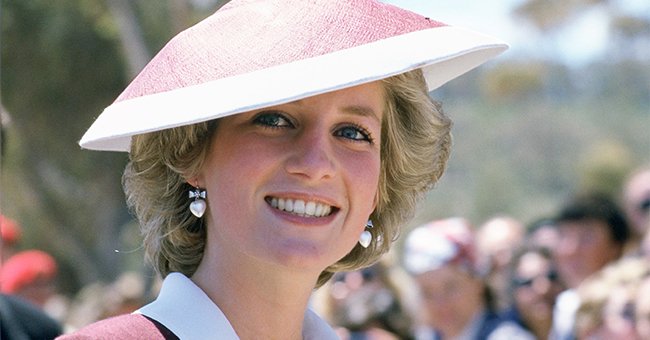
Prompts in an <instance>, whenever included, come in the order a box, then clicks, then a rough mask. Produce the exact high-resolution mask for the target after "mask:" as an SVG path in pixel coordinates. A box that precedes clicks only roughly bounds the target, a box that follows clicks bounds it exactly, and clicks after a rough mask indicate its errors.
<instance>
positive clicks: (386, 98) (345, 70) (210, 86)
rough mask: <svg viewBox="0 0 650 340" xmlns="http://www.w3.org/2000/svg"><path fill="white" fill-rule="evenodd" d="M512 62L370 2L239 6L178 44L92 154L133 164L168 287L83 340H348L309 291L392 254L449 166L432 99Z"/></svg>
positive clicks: (131, 178) (130, 94)
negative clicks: (139, 339)
mask: <svg viewBox="0 0 650 340" xmlns="http://www.w3.org/2000/svg"><path fill="white" fill-rule="evenodd" d="M452 41H453V43H452ZM425 42H426V44H424V43H425ZM504 48H505V47H504V45H503V44H502V43H500V42H498V41H496V40H494V39H492V38H489V37H485V36H482V35H479V34H476V33H473V32H468V31H465V30H461V29H457V28H452V27H448V26H444V25H443V24H441V23H438V22H435V21H431V20H429V19H427V18H424V17H421V16H419V15H416V14H414V13H410V12H407V11H404V10H401V9H398V8H396V7H393V6H389V5H385V4H381V3H378V2H376V1H371V0H362V1H358V0H354V1H350V0H348V1H343V0H337V1H332V0H320V1H297V0H296V1H286V0H274V1H250V0H249V1H244V0H235V1H232V2H231V3H229V4H228V5H226V6H224V7H223V8H222V9H220V10H219V11H217V12H216V13H215V14H214V15H212V16H211V17H209V18H207V19H206V20H204V21H202V22H201V23H199V24H197V25H196V26H194V27H192V28H190V29H188V30H186V31H185V32H183V33H181V34H179V35H178V36H177V37H175V38H174V39H173V40H172V41H170V43H169V44H168V45H167V46H166V47H165V48H163V50H162V51H161V52H160V53H159V54H158V55H157V56H156V57H155V58H154V59H153V60H152V61H151V62H150V63H149V64H148V66H147V67H145V69H144V70H143V71H142V73H141V74H140V75H139V76H138V77H137V78H136V79H135V80H134V81H133V82H132V83H131V84H130V85H129V87H128V88H127V89H126V90H125V91H124V93H122V95H121V96H120V97H119V98H118V99H117V101H116V103H114V104H113V105H111V106H109V107H108V108H107V109H106V110H105V111H104V112H103V113H102V115H101V116H100V117H99V118H98V119H97V121H96V122H95V123H94V124H93V126H91V128H90V129H89V130H88V132H87V133H86V135H85V136H84V137H83V138H82V141H81V145H82V146H84V147H86V148H90V149H99V150H116V151H130V162H129V164H128V165H127V169H126V171H125V174H124V186H125V191H126V194H127V200H128V203H129V205H130V206H131V207H132V208H133V210H134V211H135V213H136V215H137V217H138V219H139V221H140V224H141V226H142V229H143V233H144V244H145V249H146V253H147V256H148V258H149V260H150V261H151V262H152V263H153V264H154V266H155V268H156V269H157V271H158V272H159V273H160V274H161V276H162V277H163V278H165V281H164V283H163V286H162V289H161V292H160V295H159V297H158V298H157V300H156V301H154V302H153V303H152V304H150V305H147V306H145V307H144V308H142V309H140V310H139V311H138V312H137V313H136V314H135V315H129V316H124V317H118V318H117V319H111V320H109V321H104V322H100V323H99V324H96V325H93V326H90V327H89V328H87V329H86V330H82V331H81V332H80V333H79V334H80V335H81V334H97V333H98V332H100V333H102V334H104V333H105V334H107V336H112V337H116V338H119V337H122V338H124V337H129V336H136V335H137V336H141V335H140V334H145V335H146V337H147V338H150V339H151V338H162V337H166V338H174V337H179V338H182V339H200V338H214V337H215V334H219V338H220V339H231V338H232V339H236V338H244V339H251V338H260V336H261V337H263V338H274V339H299V338H306V339H308V338H314V339H328V338H334V337H335V334H334V332H333V331H332V329H331V328H330V327H329V326H328V325H327V324H326V323H325V322H324V321H322V320H321V319H320V318H319V317H317V316H316V315H315V314H314V313H313V312H311V311H309V309H308V308H307V305H308V301H309V297H310V295H311V292H312V290H313V289H314V287H319V286H320V285H322V284H323V283H325V282H326V281H327V280H328V279H329V278H330V277H331V276H332V275H333V274H334V273H335V272H336V271H339V270H354V269H358V268H361V267H364V266H367V265H369V264H371V263H373V262H374V261H376V260H377V259H378V257H379V256H380V255H381V254H383V253H385V252H386V251H387V250H388V249H389V247H390V245H391V241H393V240H394V239H395V237H396V235H397V234H398V232H399V226H400V225H402V224H403V223H404V222H405V221H406V220H407V219H408V218H409V217H411V215H412V214H413V210H414V207H415V204H416V202H417V201H418V199H419V198H420V197H421V196H422V195H423V193H424V192H425V191H426V190H427V189H429V188H430V187H431V186H432V185H433V183H435V181H436V180H437V179H438V178H439V177H440V175H441V174H442V171H443V169H444V166H445V162H446V159H447V156H448V152H449V150H448V149H449V144H450V137H449V126H450V122H449V120H448V119H447V118H446V117H445V116H444V115H442V113H441V112H440V111H439V110H438V109H437V108H436V106H435V105H434V104H433V103H432V102H431V100H430V99H429V98H428V95H427V91H428V90H432V89H433V88H435V87H438V86H440V85H442V83H444V82H446V81H448V80H449V79H451V78H453V77H456V76H458V75H459V74H462V73H463V72H465V71H467V70H469V69H471V68H473V67H475V66H477V65H479V64H480V63H482V62H484V61H485V60H487V59H489V58H490V57H492V56H494V55H496V54H498V53H500V52H501V51H503V50H504ZM188 196H189V198H188ZM370 221H371V222H370Z"/></svg>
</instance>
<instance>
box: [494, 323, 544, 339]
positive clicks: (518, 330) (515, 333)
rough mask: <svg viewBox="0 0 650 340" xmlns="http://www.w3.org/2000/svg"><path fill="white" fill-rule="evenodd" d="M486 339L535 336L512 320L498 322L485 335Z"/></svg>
mask: <svg viewBox="0 0 650 340" xmlns="http://www.w3.org/2000/svg"><path fill="white" fill-rule="evenodd" d="M487 339H488V340H509V339H518V340H535V336H534V335H533V334H531V333H530V332H528V331H527V330H525V329H524V328H523V327H521V326H520V325H518V324H516V323H514V322H512V321H504V322H501V323H499V324H498V325H497V326H496V327H495V328H494V329H493V330H492V332H490V334H489V335H488V337H487Z"/></svg>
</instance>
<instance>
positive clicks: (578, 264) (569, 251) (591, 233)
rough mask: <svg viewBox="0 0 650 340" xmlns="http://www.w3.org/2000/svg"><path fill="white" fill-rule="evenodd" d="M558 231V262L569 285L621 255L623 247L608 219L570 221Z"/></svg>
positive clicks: (571, 285) (576, 282)
mask: <svg viewBox="0 0 650 340" xmlns="http://www.w3.org/2000/svg"><path fill="white" fill-rule="evenodd" d="M558 231H559V243H558V245H557V248H556V249H555V253H556V256H557V264H558V269H559V272H560V276H561V277H562V278H563V280H564V282H565V283H566V284H567V285H568V286H569V287H577V286H578V285H579V284H580V283H581V282H582V281H583V280H584V279H585V278H587V277H588V276H589V275H591V274H593V273H595V272H597V271H598V270H600V269H601V268H603V267H604V266H605V265H607V264H608V263H610V262H611V261H613V260H616V259H617V258H618V256H619V255H620V251H621V246H620V245H619V244H618V243H616V241H614V240H613V239H612V236H611V234H610V232H609V227H608V226H607V224H605V222H602V221H599V220H591V219H586V220H580V221H567V222H562V223H560V224H559V226H558Z"/></svg>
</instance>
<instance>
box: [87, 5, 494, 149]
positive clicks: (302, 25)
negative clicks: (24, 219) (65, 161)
mask: <svg viewBox="0 0 650 340" xmlns="http://www.w3.org/2000/svg"><path fill="white" fill-rule="evenodd" d="M506 48H507V46H506V45H505V44H504V43H503V42H501V41H499V40H497V39H494V38H492V37H488V36H485V35H482V34H479V33H476V32H473V31H469V30H466V29H462V28H458V27H451V26H447V25H445V24H443V23H441V22H437V21H433V20H430V19H428V18H425V17H423V16H420V15H418V14H415V13H412V12H409V11H406V10H403V9H400V8H397V7H395V6H391V5H388V4H383V3H381V2H378V1H376V0H310V1H306V0H233V1H231V2H230V3H228V4H227V5H225V6H224V7H222V8H221V9H220V10H218V11H217V12H216V13H214V14H213V15H212V16H210V17H208V18H207V19H205V20H203V21H201V22H200V23H198V24H196V25H195V26H193V27H191V28H189V29H187V30H185V31H184V32H181V33H180V34H178V35H177V36H176V37H174V38H173V39H172V40H171V41H170V42H169V43H168V44H167V45H166V46H165V47H164V48H163V49H162V50H161V51H160V52H159V53H158V54H157V55H156V56H155V57H154V58H153V59H152V60H151V62H150V63H149V64H148V65H147V66H146V67H145V68H144V70H142V72H141V73H140V74H139V75H138V76H137V77H136V78H135V79H134V80H133V82H131V84H130V85H129V86H128V87H127V88H126V90H125V91H124V92H123V93H122V94H121V95H120V96H119V97H118V98H117V100H116V101H115V102H114V103H113V104H112V105H110V106H108V107H107V108H106V109H105V110H104V112H103V113H102V114H101V115H100V116H99V117H98V118H97V120H96V121H95V122H94V123H93V125H92V126H91V127H90V128H89V129H88V131H87V132H86V134H85V135H84V136H83V137H82V139H81V141H80V144H81V146H82V147H84V148H88V149H96V150H112V151H128V150H129V146H130V141H131V137H132V136H134V135H137V134H141V133H145V132H152V131H158V130H163V129H167V128H172V127H178V126H183V125H188V124H193V123H198V122H203V121H207V120H212V119H216V118H220V117H225V116H228V115H232V114H236V113H241V112H245V111H250V110H255V109H260V108H264V107H268V106H272V105H278V104H282V103H286V102H290V101H295V100H299V99H302V98H306V97H310V96H314V95H317V94H322V93H326V92H330V91H334V90H338V89H342V88H346V87H351V86H355V85H359V84H363V83H367V82H371V81H374V80H379V79H383V78H387V77H390V76H393V75H396V74H400V73H404V72H407V71H411V70H414V69H418V68H422V69H423V72H424V75H425V78H426V81H427V84H428V87H429V90H433V89H435V88H437V87H439V86H441V85H442V84H444V83H445V82H447V81H449V80H451V79H453V78H455V77H457V76H459V75H461V74H463V73H465V72H467V71H469V70H470V69H472V68H474V67H476V66H478V65H480V64H482V63H483V62H485V61H487V60H488V59H490V58H492V57H494V56H496V55H497V54H499V53H501V52H503V51H504V50H505V49H506Z"/></svg>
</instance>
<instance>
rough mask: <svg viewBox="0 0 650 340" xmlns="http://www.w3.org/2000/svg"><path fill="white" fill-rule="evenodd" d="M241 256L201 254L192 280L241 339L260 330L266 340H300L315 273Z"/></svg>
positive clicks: (259, 333) (257, 333) (256, 334)
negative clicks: (227, 256) (279, 266)
mask: <svg viewBox="0 0 650 340" xmlns="http://www.w3.org/2000/svg"><path fill="white" fill-rule="evenodd" d="M247 260H249V259H246V258H245V257H244V256H240V257H239V258H238V259H236V260H234V259H232V258H231V259H225V258H224V254H219V256H214V255H210V254H207V253H206V254H205V255H204V258H203V261H202V262H201V264H200V265H199V267H198V269H197V271H196V273H195V274H194V275H193V276H192V281H194V282H195V283H196V285H197V286H199V287H200V288H201V289H202V290H203V291H204V292H205V293H206V294H207V295H208V296H209V297H210V299H211V300H212V301H213V302H214V303H215V304H216V305H217V306H218V307H219V309H221V310H222V311H223V313H224V314H225V315H226V317H227V318H228V321H229V322H230V324H231V325H232V327H233V329H234V330H235V332H237V335H238V336H239V337H240V338H241V339H259V337H260V335H262V334H263V335H264V338H267V339H302V330H303V329H302V327H303V321H304V316H305V311H306V309H307V304H308V302H309V297H310V296H311V292H312V290H313V288H314V285H315V282H316V278H317V275H318V274H317V273H316V274H311V275H308V274H305V273H304V272H303V273H300V272H299V271H295V270H288V269H286V268H278V267H277V266H271V265H269V264H265V263H257V262H255V261H247ZM225 263H228V264H229V265H224V264H225ZM233 263H236V264H237V265H233Z"/></svg>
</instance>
